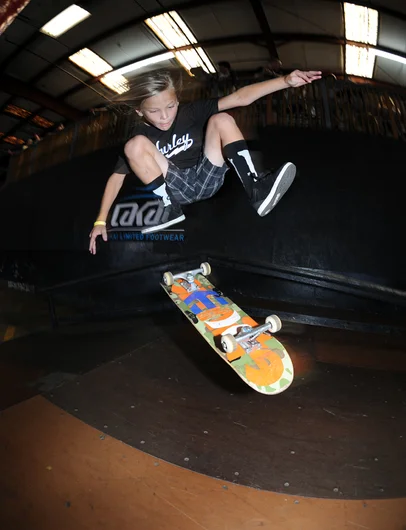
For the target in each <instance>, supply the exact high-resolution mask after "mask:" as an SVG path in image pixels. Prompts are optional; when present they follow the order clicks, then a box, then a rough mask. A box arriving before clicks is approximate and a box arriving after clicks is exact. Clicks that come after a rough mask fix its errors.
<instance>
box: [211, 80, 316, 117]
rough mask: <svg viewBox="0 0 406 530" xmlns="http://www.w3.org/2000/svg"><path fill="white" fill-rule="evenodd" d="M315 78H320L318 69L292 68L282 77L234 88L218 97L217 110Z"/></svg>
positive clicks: (304, 83) (243, 103)
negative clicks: (231, 91) (232, 90)
mask: <svg viewBox="0 0 406 530" xmlns="http://www.w3.org/2000/svg"><path fill="white" fill-rule="evenodd" d="M317 79H321V72H319V71H313V70H312V71H309V72H302V71H301V70H294V71H293V72H291V73H290V74H289V75H285V76H283V77H278V78H276V79H269V81H262V82H260V83H254V84H253V85H247V86H244V87H242V88H240V89H238V90H236V91H235V92H233V93H232V94H230V95H229V96H224V97H223V98H220V99H219V103H218V105H219V111H220V112H221V111H223V110H227V109H233V108H235V107H246V106H247V105H251V103H253V102H254V101H256V100H257V99H259V98H262V97H264V96H267V95H268V94H271V93H272V92H277V91H278V90H283V89H285V88H297V87H300V86H303V85H307V84H308V83H312V82H313V81H316V80H317Z"/></svg>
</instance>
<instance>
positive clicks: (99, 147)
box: [0, 0, 406, 530]
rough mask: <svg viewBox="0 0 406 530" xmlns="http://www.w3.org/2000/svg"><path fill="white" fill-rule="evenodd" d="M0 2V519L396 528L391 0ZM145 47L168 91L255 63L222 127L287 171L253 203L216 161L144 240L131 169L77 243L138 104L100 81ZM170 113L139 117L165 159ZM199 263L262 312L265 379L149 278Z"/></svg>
mask: <svg viewBox="0 0 406 530" xmlns="http://www.w3.org/2000/svg"><path fill="white" fill-rule="evenodd" d="M0 4H1V5H0V383H1V384H0V530H99V529H100V530H101V529H103V530H161V529H162V530H202V529H203V530H251V529H252V530H254V529H257V528H263V529H267V530H275V529H278V530H362V529H364V530H406V480H405V471H406V447H405V444H406V303H405V301H406V283H405V279H404V277H405V276H404V272H405V270H406V253H405V251H404V249H405V230H404V224H405V223H404V190H403V186H404V183H403V179H402V177H403V175H404V144H405V140H406V126H405V123H406V121H405V115H406V66H405V61H406V53H405V42H404V40H405V39H404V35H405V34H406V7H405V5H404V4H403V3H402V2H400V1H398V0H380V1H379V3H375V2H359V3H357V4H352V3H348V2H340V1H338V0H328V1H327V0H303V1H301V2H296V1H291V2H286V0H272V2H269V1H267V0H233V1H231V0H178V1H175V0H165V2H163V1H161V0H149V1H148V2H146V1H142V0H114V1H113V0H81V1H80V2H79V3H78V4H77V5H76V4H75V5H71V1H70V0H52V1H51V0H2V1H1V3H0ZM65 8H66V9H67V10H68V11H65ZM73 12H74V13H76V17H77V18H76V19H75V20H73V19H72V18H70V17H71V16H73V15H72V13H73ZM58 15H60V16H58ZM54 17H58V20H59V23H60V24H57V26H55V25H54V26H53V28H52V24H48V23H49V22H51V21H52V20H54ZM72 24H73V25H72ZM155 68H164V69H169V70H170V71H171V72H172V73H173V74H174V75H176V78H179V80H181V81H182V84H183V88H182V91H181V92H180V93H179V94H178V97H179V101H180V103H181V104H184V103H186V104H187V103H191V102H195V101H197V100H199V99H202V98H204V99H211V98H221V97H223V96H228V95H232V94H234V92H235V91H237V90H239V89H240V88H241V89H242V88H245V87H246V86H248V85H252V84H254V83H264V84H262V85H261V86H262V88H263V87H266V90H265V89H264V91H265V92H266V94H264V95H263V96H262V97H260V98H257V99H255V98H254V99H255V101H253V102H252V104H250V105H248V106H245V105H242V106H241V105H240V106H238V105H237V107H236V108H232V109H229V112H228V113H229V115H230V117H229V118H226V120H227V123H228V124H229V125H228V127H231V125H230V124H235V125H237V127H238V128H239V129H240V131H241V133H242V134H243V136H244V138H245V139H246V141H247V144H246V145H247V150H249V152H250V154H251V155H252V157H251V161H252V164H253V165H254V166H255V169H256V170H258V172H261V171H262V170H274V169H277V168H279V167H282V164H285V163H286V162H287V161H290V162H292V163H293V164H294V165H295V166H296V168H297V172H296V175H295V181H294V183H293V185H292V186H291V187H290V188H289V190H288V191H287V193H286V195H284V196H283V199H282V200H281V201H280V202H278V204H277V206H276V208H274V209H273V210H272V211H271V212H270V214H269V215H266V216H264V217H260V216H259V215H258V212H257V211H256V210H255V208H252V205H251V203H250V200H249V197H248V196H247V193H246V191H247V190H246V188H244V186H241V184H242V180H243V179H239V178H238V175H237V173H236V171H235V167H234V169H233V167H229V170H228V171H227V173H226V175H225V181H224V185H222V186H221V188H220V189H219V190H218V191H217V192H216V193H215V195H214V196H212V197H211V198H210V199H209V200H202V201H198V202H195V203H192V204H188V205H183V206H184V208H183V211H184V214H185V220H184V221H182V223H181V224H177V225H174V227H175V230H173V231H172V230H168V231H166V230H165V231H163V232H160V233H155V234H154V233H152V234H150V235H149V237H145V238H142V237H141V235H142V229H145V226H146V225H148V224H149V223H151V222H153V220H157V219H158V218H159V215H161V214H160V212H161V210H160V208H161V206H162V205H161V203H159V201H158V200H157V195H156V194H154V190H153V189H152V188H149V189H148V190H146V188H145V185H144V184H143V183H142V182H141V180H140V179H139V178H138V177H137V176H136V175H135V174H134V172H133V171H131V172H129V173H128V174H127V175H126V178H125V179H124V184H123V187H122V188H121V189H120V191H119V193H118V195H117V197H116V199H115V200H114V201H113V204H112V206H111V209H110V212H109V215H108V217H107V218H106V223H107V228H108V241H106V242H102V241H101V240H100V238H99V240H98V242H97V253H96V255H92V254H91V253H89V232H90V231H91V230H92V227H93V226H94V225H93V223H94V221H95V219H96V217H97V216H98V212H99V208H100V200H101V197H102V194H103V192H104V189H105V186H106V183H107V182H108V179H109V177H110V175H111V173H112V171H113V169H114V168H115V167H116V162H117V157H118V155H119V154H121V155H123V148H124V147H125V145H126V142H127V141H128V140H129V139H130V138H131V137H132V132H133V125H134V119H135V118H136V116H135V114H134V109H133V105H132V104H133V101H132V99H131V98H130V104H128V101H127V103H124V104H123V105H121V104H120V105H117V104H116V103H117V101H116V97H117V96H119V97H121V96H124V100H126V98H128V97H129V94H131V92H130V88H131V86H132V82H133V80H134V79H135V77H136V76H137V75H138V73H140V72H142V73H144V72H148V71H150V70H153V69H155ZM297 69H299V70H302V71H305V70H306V71H309V70H315V71H320V72H321V76H320V77H321V78H320V79H317V80H314V82H312V83H311V84H304V85H301V86H296V87H292V86H291V85H290V84H289V83H288V82H287V79H291V80H292V76H290V77H289V74H291V73H292V72H293V71H295V70H297ZM296 75H298V74H296ZM293 79H294V77H293ZM275 80H276V82H275ZM276 85H278V86H279V87H280V86H285V85H289V88H288V86H286V87H285V88H283V89H281V90H277V91H275V92H273V91H272V90H271V88H272V87H275V86H276ZM243 93H244V92H243ZM248 93H249V94H251V95H252V94H253V92H252V89H250V90H248ZM261 93H262V92H261ZM239 94H240V95H241V92H239ZM245 94H247V91H245ZM256 94H258V93H257V92H256ZM232 99H233V98H232ZM233 100H234V101H237V103H238V102H241V101H243V100H244V98H242V99H240V98H237V99H233ZM246 101H247V100H245V102H246ZM192 108H193V109H196V107H192ZM210 108H211V109H212V110H213V107H212V106H211V107H210ZM178 117H179V115H178ZM193 118H195V116H193ZM192 121H193V120H192ZM192 121H188V122H186V123H182V120H181V119H179V120H178V122H176V120H175V122H174V123H173V124H172V125H171V126H170V129H169V131H170V132H169V133H168V134H169V135H170V136H163V137H162V138H163V140H162V141H163V143H162V144H160V146H161V148H162V152H164V154H166V155H169V156H168V158H170V157H171V156H172V155H173V154H174V156H173V158H172V160H173V161H174V162H178V161H182V157H183V154H184V152H185V151H187V147H188V146H189V147H190V145H192V144H193V142H194V141H197V142H199V138H198V137H196V136H194V134H195V132H196V131H195V132H194V131H193V130H192V129H194V128H195V127H194V125H195V122H194V123H193V124H192V125H193V127H192V125H191V123H192ZM179 122H180V123H179ZM161 123H162V122H161ZM201 125H202V126H203V125H204V126H205V125H206V124H203V123H202V124H201ZM178 126H179V127H178ZM233 128H234V125H233ZM227 130H228V131H230V130H231V129H227ZM233 130H234V133H235V128H234V129H233ZM175 133H176V134H175ZM218 138H220V136H219V137H218ZM233 138H234V140H235V136H233ZM223 140H224V138H223ZM190 142H192V144H191V143H190ZM156 147H157V148H158V142H157V143H156ZM183 147H184V149H183ZM217 147H218V144H217ZM223 147H224V146H223ZM234 147H236V146H235V145H234ZM191 152H192V151H188V152H187V153H186V155H185V158H188V156H189V153H191ZM243 152H246V150H245V149H244V151H243ZM182 153H183V154H182ZM144 154H145V153H144ZM224 156H225V153H224ZM247 160H248V159H247ZM183 161H184V162H185V159H183ZM247 164H248V166H249V175H251V176H252V174H253V173H252V167H251V166H250V164H249V163H248V161H247ZM230 166H231V164H230ZM249 175H246V177H248V176H249ZM144 176H145V175H144ZM264 182H269V181H267V180H265V181H264ZM248 187H249V186H248ZM276 195H277V194H276ZM277 199H278V198H277ZM161 213H162V212H161ZM161 220H162V219H161ZM158 221H159V219H158ZM206 261H207V262H209V263H210V267H211V269H212V273H211V274H210V275H209V276H210V277H209V279H210V281H212V282H213V285H215V286H216V288H218V289H219V290H220V291H221V292H222V293H224V296H227V297H229V298H230V299H231V300H232V301H233V302H234V303H235V304H237V305H238V306H239V307H241V308H242V309H243V310H244V311H246V312H247V314H249V315H250V316H252V317H253V318H255V319H256V320H258V322H259V323H260V324H261V323H263V322H264V320H265V318H266V316H267V315H269V314H277V315H278V316H279V317H280V319H281V320H282V329H281V330H280V331H279V332H278V333H277V334H276V338H277V339H278V340H279V341H280V342H281V344H282V345H283V346H284V348H286V351H287V352H288V354H289V355H290V357H291V359H292V363H293V366H294V380H293V382H292V384H291V385H290V386H289V387H288V388H287V389H286V390H285V391H283V392H281V393H279V394H277V395H265V394H263V393H260V392H256V391H255V390H254V389H253V388H251V387H249V386H248V385H247V384H245V383H244V382H243V381H242V379H241V378H240V377H238V375H237V374H236V373H235V372H234V371H233V370H232V369H231V368H230V367H229V366H227V363H226V362H224V360H223V359H221V358H220V357H219V355H217V353H216V352H215V351H214V350H213V349H212V348H211V347H210V346H209V345H208V344H207V342H206V341H205V340H204V339H203V337H202V336H201V335H200V334H199V333H198V332H197V331H196V329H194V328H193V326H192V325H191V323H190V321H188V320H187V318H186V317H185V316H184V315H183V314H182V313H181V312H180V311H179V310H178V309H177V308H176V307H175V305H174V303H173V302H172V300H170V298H169V297H168V296H167V294H166V293H165V292H164V291H163V289H162V288H161V285H160V282H161V281H162V278H163V272H164V271H168V270H170V271H172V272H175V273H176V272H179V271H185V270H189V269H191V268H195V267H197V266H199V265H200V263H202V262H206ZM219 296H222V295H219ZM217 300H218V299H217ZM200 302H201V301H200ZM203 306H204V304H203ZM189 307H190V306H189ZM196 307H198V305H197V303H196ZM200 309H202V307H200ZM204 309H207V306H204V307H203V310H204ZM222 315H223V316H224V315H226V312H224V313H222ZM224 318H228V316H226V317H224ZM216 324H218V322H216ZM201 328H202V326H201ZM268 339H269V338H268V337H267V338H266V340H268ZM264 340H265V339H264ZM268 345H269V342H268ZM280 352H281V350H278V355H280ZM273 353H274V354H276V352H273ZM258 357H259V358H260V360H261V357H260V356H258ZM264 358H265V357H264ZM264 358H262V360H263V359H264ZM253 359H254V355H253V356H252V357H249V361H248V363H247V364H249V363H251V362H252V363H254V361H253ZM285 359H286V358H285ZM278 360H280V359H278ZM241 364H243V363H241ZM244 366H245V365H244ZM249 366H250V368H252V367H253V366H254V367H255V365H254V364H249ZM279 366H280V363H279ZM271 371H272V369H270V370H269V372H271ZM286 373H287V370H285V372H284V374H286ZM280 379H283V378H282V377H281V378H280ZM261 381H262V379H261ZM286 381H287V379H286V378H285V380H284V384H286ZM279 382H280V381H279ZM288 382H289V381H288ZM259 384H262V385H263V386H265V384H264V383H259ZM280 384H281V385H282V383H281V382H280Z"/></svg>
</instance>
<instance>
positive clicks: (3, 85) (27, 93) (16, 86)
mask: <svg viewBox="0 0 406 530" xmlns="http://www.w3.org/2000/svg"><path fill="white" fill-rule="evenodd" d="M0 90H3V92H6V93H7V94H12V95H13V96H19V97H22V98H25V99H28V100H29V101H33V102H34V103H37V104H38V105H41V107H46V108H48V109H50V110H52V111H53V112H56V113H57V114H60V115H61V116H63V117H64V118H67V119H68V120H72V121H77V120H80V119H81V118H82V117H83V116H84V115H85V114H84V113H83V112H81V111H80V110H77V109H74V108H73V107H71V106H70V105H68V104H67V103H64V102H63V101H58V100H57V99H55V98H53V97H52V96H50V95H49V94H46V93H45V92H42V91H41V90H38V89H37V88H34V87H32V86H29V85H27V84H26V83H23V82H22V81H20V80H19V79H16V78H14V77H11V76H9V75H5V74H3V75H0Z"/></svg>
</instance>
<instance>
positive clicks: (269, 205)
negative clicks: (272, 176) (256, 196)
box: [257, 162, 296, 217]
mask: <svg viewBox="0 0 406 530" xmlns="http://www.w3.org/2000/svg"><path fill="white" fill-rule="evenodd" d="M295 176H296V166H295V164H292V162H287V163H286V164H285V165H284V166H283V168H282V169H281V172H280V173H279V175H278V178H277V179H276V180H275V183H274V185H273V186H272V189H271V191H270V192H269V194H268V196H267V197H266V198H265V199H264V201H263V202H262V203H261V206H260V207H259V208H258V210H257V213H258V215H260V216H261V217H264V216H265V215H267V214H268V213H269V212H270V211H271V210H272V209H273V208H275V206H276V205H277V204H278V202H279V201H280V199H281V198H282V197H283V195H285V193H286V192H287V191H288V189H289V188H290V186H291V184H292V182H293V181H294V179H295Z"/></svg>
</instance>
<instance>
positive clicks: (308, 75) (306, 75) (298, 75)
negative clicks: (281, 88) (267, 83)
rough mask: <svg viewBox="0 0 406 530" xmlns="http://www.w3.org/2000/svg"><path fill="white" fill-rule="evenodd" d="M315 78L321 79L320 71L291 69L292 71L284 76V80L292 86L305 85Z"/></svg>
mask: <svg viewBox="0 0 406 530" xmlns="http://www.w3.org/2000/svg"><path fill="white" fill-rule="evenodd" d="M317 79H321V72H316V71H313V70H312V71H310V72H302V71H301V70H293V72H291V73H290V74H289V75H287V76H286V77H285V81H286V82H287V84H288V85H289V86H290V87H292V88H296V87H299V86H303V85H307V84H308V83H311V82H312V81H316V80H317Z"/></svg>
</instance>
